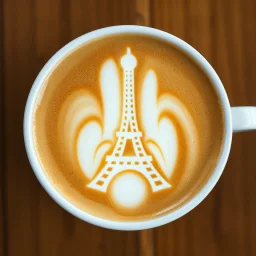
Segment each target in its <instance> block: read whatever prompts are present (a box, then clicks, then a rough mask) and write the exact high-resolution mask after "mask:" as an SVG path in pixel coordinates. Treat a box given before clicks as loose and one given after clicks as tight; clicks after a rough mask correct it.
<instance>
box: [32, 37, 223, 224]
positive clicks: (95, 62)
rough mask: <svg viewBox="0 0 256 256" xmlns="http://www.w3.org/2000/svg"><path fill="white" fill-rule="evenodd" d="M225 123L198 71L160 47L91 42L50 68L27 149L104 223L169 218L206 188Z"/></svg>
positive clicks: (142, 42) (125, 40)
mask: <svg viewBox="0 0 256 256" xmlns="http://www.w3.org/2000/svg"><path fill="white" fill-rule="evenodd" d="M224 133H225V131H224V121H223V112H222V108H221V105H220V103H219V100H218V96H217V93H216V91H215V90H214V88H213V86H212V85H211V83H210V80H209V79H208V78H207V76H206V75H205V74H204V72H203V71H202V70H201V69H200V68H199V67H198V66H197V64H196V63H194V62H193V61H192V60H191V59H190V58H189V57H188V56H186V55H185V54H184V53H183V52H181V51H180V50H179V49H177V48H176V47H175V46H173V45H171V44H170V43H169V42H166V41H163V40H160V39H157V38H154V37H150V36H146V35H139V34H120V35H112V36H106V37H102V38H100V39H95V40H92V41H90V42H87V43H85V44H84V45H82V46H80V47H78V48H77V49H75V50H74V51H73V52H71V53H70V54H68V55H67V56H65V57H64V58H63V60H62V61H61V62H60V63H58V65H57V66H56V67H55V69H54V70H53V71H52V73H51V74H50V75H49V76H48V78H47V79H46V80H45V81H44V84H43V86H42V88H41V91H40V92H39V94H38V97H37V104H36V109H35V112H34V143H35V146H36V151H37V157H38V159H39V160H40V164H41V166H42V168H43V170H44V171H45V173H46V175H47V177H48V179H49V180H50V181H51V182H52V184H54V186H55V188H56V189H57V190H58V191H59V193H61V194H62V195H63V196H64V197H65V198H66V199H67V200H68V201H70V202H71V203H72V204H74V205H75V206H77V207H79V208H80V209H82V210H84V211H86V212H87V213H89V214H92V215H95V216H98V217H101V218H105V219H110V220H143V219H151V218H152V216H159V215H163V214H166V213H169V212H170V211H173V210H175V209H177V208H179V207H181V206H182V205H184V203H186V202H187V201H188V200H190V199H191V198H192V197H193V196H195V195H196V194H197V193H198V191H199V190H200V189H201V188H202V187H203V186H204V184H205V183H206V182H207V181H208V178H209V177H210V175H211V174H212V172H213V170H214V167H215V165H216V162H217V161H218V159H219V155H220V153H221V150H222V144H223V137H224Z"/></svg>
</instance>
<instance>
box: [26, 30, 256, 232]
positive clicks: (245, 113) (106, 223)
mask: <svg viewBox="0 0 256 256" xmlns="http://www.w3.org/2000/svg"><path fill="white" fill-rule="evenodd" d="M127 33H133V34H136V33H137V34H144V35H150V36H152V37H156V38H159V39H164V40H166V41H169V42H170V43H171V44H173V45H175V46H176V47H177V48H178V49H180V50H181V51H183V52H184V53H185V54H187V55H189V56H190V57H191V58H192V59H193V61H195V62H196V63H197V64H198V65H199V66H200V68H201V69H202V70H203V71H204V72H205V74H206V75H207V76H208V78H209V79H210V80H211V83H212V85H213V86H214V87H215V90H216V92H217V94H218V97H219V100H220V103H221V106H222V109H223V113H224V126H225V135H224V143H223V148H222V152H221V154H220V158H219V160H218V161H217V162H216V166H215V169H214V171H213V172H212V174H211V176H210V178H209V180H208V181H207V183H206V184H205V185H204V187H203V188H202V189H201V190H200V191H199V192H198V193H197V195H196V196H194V197H193V198H192V199H191V200H190V201H188V202H187V203H185V204H184V205H183V206H182V207H180V208H179V209H177V210H174V211H172V212H170V213H167V214H166V215H163V216H161V217H157V218H152V219H150V220H145V221H134V222H122V221H120V222H119V221H112V220H107V219H102V218H99V217H96V216H93V215H90V214H88V213H86V212H84V211H82V210H80V209H79V208H77V207H76V206H74V205H73V204H71V203H70V202H69V201H68V200H66V199H65V198H64V197H63V196H62V195H61V194H60V193H59V192H58V191H57V190H56V189H55V187H54V186H53V185H52V183H51V182H50V181H49V180H48V178H47V177H46V175H45V173H44V171H43V169H42V167H41V165H40V163H39V159H38V158H37V155H36V151H35V145H34V142H33V111H34V108H35V101H36V97H37V95H38V92H39V90H40V87H41V86H42V84H43V82H44V80H45V79H46V77H47V76H48V75H49V74H50V73H51V71H52V70H53V68H54V67H55V66H56V65H57V64H58V63H59V61H60V60H61V59H63V58H64V57H65V56H66V55H67V54H68V53H70V52H71V51H73V50H74V49H75V48H77V47H78V46H80V45H82V44H84V43H85V42H87V41H90V40H92V39H96V38H100V37H102V36H106V35H114V34H127ZM254 129H256V107H232V108H231V107H230V104H229V100H228V97H227V94H226V91H225V89H224V87H223V85H222V83H221V81H220V79H219V77H218V75H217V74H216V72H215V71H214V69H213V68H212V67H211V65H210V64H209V63H208V62H207V60H206V59H205V58H204V57H203V56H202V55H201V54H200V53H199V52H198V51H196V50H195V49H194V48H193V47H191V46H190V45H189V44H187V43H186V42H184V41H183V40H181V39H179V38H177V37H175V36H173V35H171V34H168V33H166V32H163V31H160V30H157V29H153V28H149V27H142V26H114V27H107V28H102V29H99V30H96V31H93V32H90V33H88V34H85V35H82V36H81V37H78V38H77V39H75V40H73V41H72V42H70V43H68V44H67V45H66V46H64V47H63V48H62V49H61V50H59V51H58V52H57V53H56V54H55V55H54V56H53V57H52V58H51V59H50V60H49V61H48V62H47V63H46V65H45V66H44V67H43V69H42V70H41V72H40V73H39V75H38V76H37V78H36V80H35V82H34V84H33V86H32V89H31V91H30V94H29V97H28V100H27V104H26V109H25V115H24V139H25V146H26V151H27V155H28V158H29V161H30V164H31V166H32V168H33V171H34V173H35V175H36V177H37V178H38V180H39V182H40V183H41V185H42V186H43V187H44V189H45V190H46V191H47V192H48V194H49V195H50V196H51V197H52V198H53V199H54V200H55V201H56V202H57V203H58V204H59V205H60V206H62V207H63V208H64V209H65V210H67V211H68V212H70V213H71V214H73V215H74V216H76V217H78V218H80V219H81V220H84V221H86V222H89V223H91V224H94V225H97V226H100V227H104V228H109V229H116V230H142V229H148V228H153V227H157V226H161V225H163V224H166V223H169V222H172V221H174V220H176V219H178V218H180V217H181V216H183V215H185V214H186V213H188V212H189V211H191V210H192V209H193V208H195V207H196V206H197V205H198V204H199V203H200V202H201V201H202V200H203V199H204V198H205V197H206V196H207V195H208V194H209V193H210V191H211V190H212V189H213V187H214V186H215V184H216V183H217V181H218V180H219V178H220V176H221V174H222V172H223V170H224V167H225V165H226V162H227V159H228V156H229V153H230V147H231V141H232V133H233V132H237V131H247V130H254Z"/></svg>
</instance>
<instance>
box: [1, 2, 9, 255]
mask: <svg viewBox="0 0 256 256" xmlns="http://www.w3.org/2000/svg"><path fill="white" fill-rule="evenodd" d="M2 7H3V2H2V0H0V102H1V104H0V123H1V125H0V255H6V254H7V251H6V228H5V227H6V221H5V216H6V208H5V202H6V196H5V195H6V193H5V191H6V190H5V188H6V187H5V184H4V178H5V173H4V166H5V162H4V159H5V157H4V129H3V123H4V104H3V102H4V83H3V79H4V78H3V18H2V17H3V15H2V14H3V11H2V10H3V8H2Z"/></svg>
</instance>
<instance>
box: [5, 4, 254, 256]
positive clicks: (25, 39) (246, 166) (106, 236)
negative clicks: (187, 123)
mask: <svg viewBox="0 0 256 256" xmlns="http://www.w3.org/2000/svg"><path fill="white" fill-rule="evenodd" d="M1 3H2V5H3V8H1V10H0V11H2V12H3V15H1V14H0V28H1V27H2V28H3V33H0V34H1V35H4V37H3V38H2V37H1V38H0V42H1V45H0V53H1V54H2V55H0V63H1V65H2V66H1V67H0V75H1V77H0V81H1V82H3V83H1V91H0V96H1V104H0V107H1V112H0V114H1V115H0V118H1V123H3V126H2V125H1V126H0V135H1V137H0V138H1V143H0V146H1V152H0V153H1V155H0V157H1V172H0V207H1V210H0V255H1V256H2V255H5V256H16V255H21V256H22V255H24V256H30V255H31V256H35V255H36V256H37V255H39V256H45V255H47V256H51V255H54V256H56V255H61V256H63V255H64V256H65V255H78V256H79V255H85V254H86V255H111V256H112V255H129V256H130V255H141V256H142V255H143V256H144V255H146V256H147V255H148V256H153V255H175V256H182V255H186V256H187V255H191V256H193V255H195V256H201V255H203V256H204V255H207V256H208V255H209V256H217V255H218V256H219V255H225V256H228V255H232V256H235V255H239V256H240V255H241V256H244V255H245V256H254V255H256V244H255V240H256V203H255V195H256V186H255V184H256V174H255V149H254V147H255V144H256V132H249V133H245V134H235V135H234V139H233V145H232V150H231V155H230V158H229V161H228V164H227V167H226V169H225V171H224V173H223V176H222V178H221V179H220V181H219V183H218V184H217V186H216V188H215V189H214V190H213V192H212V193H211V194H210V195H209V196H208V197H207V199H206V200H205V201H204V202H203V203H202V204H200V205H199V206H198V207H197V208H196V209H195V210H193V211H192V212H190V213H189V214H187V215H186V216H185V217H183V218H181V219H179V220H177V221H175V222H173V223H170V224H168V225H165V226H163V227H159V228H156V229H152V230H147V231H141V232H118V231H111V230H106V229H102V228H98V227H94V226H92V225H90V224H87V223H84V222H82V221H80V220H78V219H76V218H74V217H72V216H71V215H70V214H68V213H67V212H65V211H64V210H62V209H61V208H60V207H59V206H58V205H57V204H56V203H55V202H54V201H53V200H52V199H51V198H50V197H49V196H48V195H47V194H46V192H45V191H44V190H43V189H42V188H41V186H40V185H39V183H38V182H37V180H36V178H35V176H34V174H33V172H32V170H31V167H30V165H29V163H28V160H27V157H26V154H25V149H24V143H23V136H22V121H23V111H24V106H25V102H26V98H27V95H28V92H29V90H30V88H31V85H32V83H33V81H34V79H35V77H36V75H37V74H38V72H39V71H40V69H41V68H42V66H43V65H44V64H45V63H46V61H47V60H48V59H49V58H50V57H51V56H52V55H53V54H54V53H55V52H56V51H57V50H58V49H59V48H61V47H62V46H63V45H64V44H66V43H67V42H69V41H70V40H72V39H74V38H76V37H78V36H80V35H82V34H84V33H86V32H89V31H91V30H95V29H98V28H101V27H105V26H111V25H118V24H139V25H147V26H152V27H155V28H158V29H162V30H165V31H167V32H170V33H172V34H174V35H176V36H178V37H180V38H182V39H184V40H185V41H187V42H188V43H189V44H191V45H192V46H193V47H195V48H196V49H197V50H198V51H199V52H201V53H202V54H203V55H204V56H205V57H206V58H207V60H208V61H209V62H210V63H211V64H212V65H213V67H214V68H215V70H216V71H217V73H218V74H219V76H220V78H221V80H222V81H223V84H224V86H225V88H226V90H227V93H228V95H229V98H230V102H231V104H232V105H256V87H255V81H256V72H255V64H254V63H255V59H256V47H255V45H256V29H255V26H256V2H255V1H254V0H234V1H232V2H231V1H223V0H215V1H213V0H132V1H128V0H96V1H95V0H75V1H71V0H56V1H52V0H0V6H1ZM5 245H6V246H5Z"/></svg>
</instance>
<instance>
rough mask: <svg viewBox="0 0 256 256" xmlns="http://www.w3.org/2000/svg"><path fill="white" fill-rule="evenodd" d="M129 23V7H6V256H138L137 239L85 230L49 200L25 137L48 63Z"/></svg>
mask: <svg viewBox="0 0 256 256" xmlns="http://www.w3.org/2000/svg"><path fill="white" fill-rule="evenodd" d="M134 17H135V11H134V10H133V6H132V5H131V4H130V2H129V1H118V0H113V1H110V0H106V1H105V0H104V1H100V0H98V1H94V0H90V1H83V0H79V1H69V0H64V1H51V0H24V1H15V0H4V33H5V39H4V59H5V63H4V64H5V65H4V73H5V77H4V82H5V102H6V104H5V130H6V136H7V137H6V139H7V144H6V145H5V151H6V169H5V175H6V179H5V182H6V184H7V188H8V191H7V192H8V253H9V254H8V256H16V255H26V256H30V255H31V256H34V255H47V256H51V255H54V256H55V255H78V256H79V255H135V254H136V252H137V243H138V242H137V237H138V236H137V233H136V232H117V231H111V230H106V229H101V228H98V227H94V226H92V225H89V224H87V223H84V222H82V221H80V220H78V219H76V218H74V217H72V216H71V215H70V214H68V213H67V212H65V211H64V210H62V209H61V208H60V207H59V206H58V205H57V204H56V203H55V202H54V201H53V200H52V199H51V198H50V197H49V196H48V195H47V193H46V192H45V191H44V190H43V189H42V188H41V186H40V185H39V183H38V182H37V180H36V178H35V176H34V174H33V172H32V170H31V167H30V165H29V163H28V160H27V157H26V154H25V149H24V143H23V136H22V121H23V120H22V119H23V111H24V106H25V102H26V98H27V95H28V92H29V89H30V88H31V85H32V83H33V81H34V79H35V77H36V75H37V73H38V72H39V71H40V69H41V68H42V66H43V65H44V63H45V62H46V61H47V60H48V59H49V57H50V56H51V55H52V54H54V52H56V51H57V50H58V49H59V48H60V47H61V46H63V45H64V44H65V43H67V42H68V41H70V40H72V39H74V38H75V37H77V36H79V35H81V34H83V33H86V32H88V31H91V30H94V29H97V28H100V27H104V26H110V25H117V24H129V23H134V22H135V21H134Z"/></svg>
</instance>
